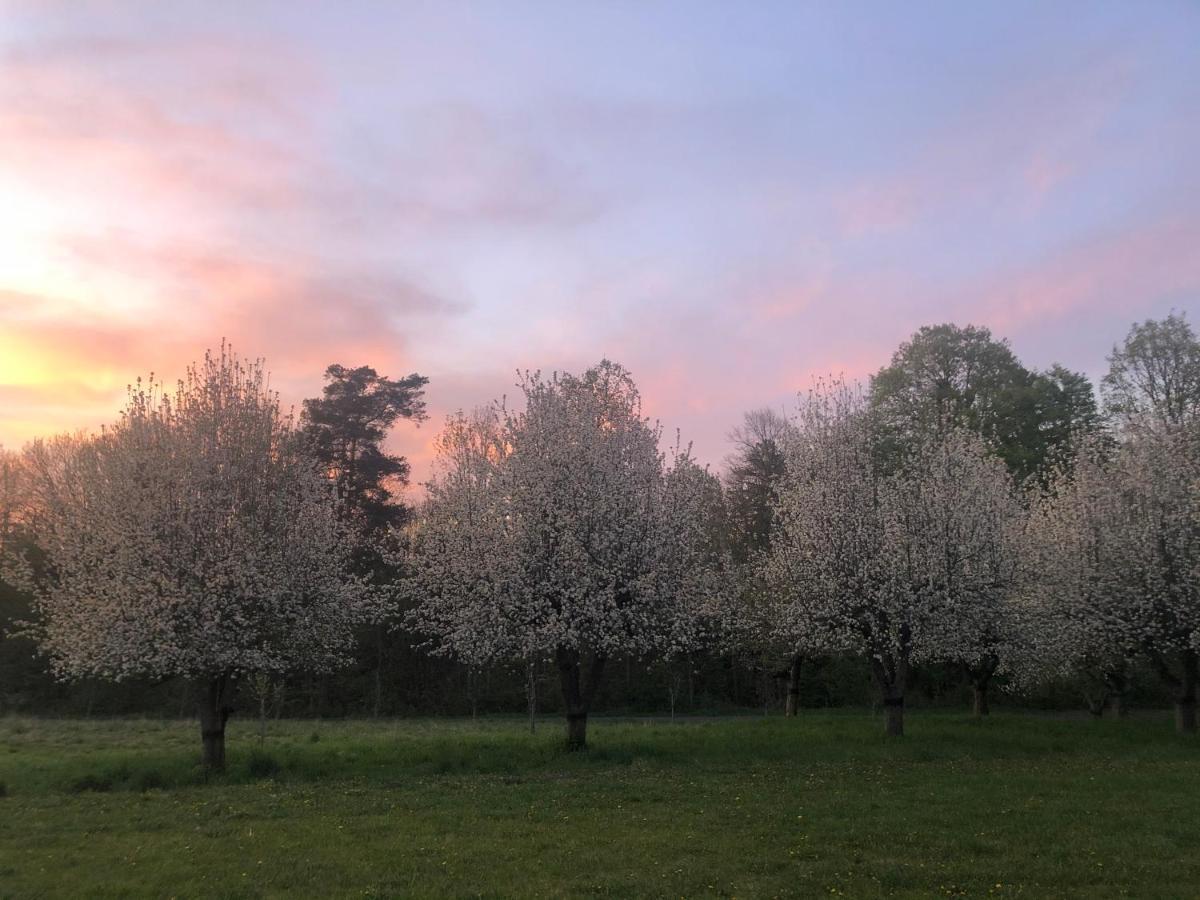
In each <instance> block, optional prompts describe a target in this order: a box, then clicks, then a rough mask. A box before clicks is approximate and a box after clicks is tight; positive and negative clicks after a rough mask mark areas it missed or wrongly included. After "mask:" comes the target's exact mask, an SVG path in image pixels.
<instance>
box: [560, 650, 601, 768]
mask: <svg viewBox="0 0 1200 900" xmlns="http://www.w3.org/2000/svg"><path fill="white" fill-rule="evenodd" d="M554 657H555V661H556V662H557V663H558V674H559V678H560V680H561V682H562V692H563V705H564V707H565V708H566V714H567V749H568V750H571V751H577V750H586V749H587V718H588V712H589V710H590V709H591V705H592V698H593V697H595V695H596V687H597V686H598V685H599V683H600V678H601V677H602V676H603V674H604V664H605V662H606V661H607V660H606V658H605V657H603V656H599V655H597V656H593V657H592V662H591V665H590V666H589V671H588V674H587V679H586V681H585V680H584V677H583V664H582V661H581V659H580V655H579V651H578V650H574V649H570V648H567V647H559V648H557V649H556V650H555V651H554Z"/></svg>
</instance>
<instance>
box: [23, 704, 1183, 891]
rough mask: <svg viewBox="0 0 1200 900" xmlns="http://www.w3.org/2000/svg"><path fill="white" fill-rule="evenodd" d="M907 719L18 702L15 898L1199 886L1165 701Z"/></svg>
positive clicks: (1178, 742)
mask: <svg viewBox="0 0 1200 900" xmlns="http://www.w3.org/2000/svg"><path fill="white" fill-rule="evenodd" d="M908 728H909V736H908V737H906V738H904V739H902V740H900V741H891V742H889V741H887V740H885V739H884V738H883V737H882V735H881V734H880V731H881V728H880V723H879V720H878V719H877V718H873V717H871V716H868V715H866V714H861V713H855V714H850V713H842V714H837V713H831V714H824V713H823V714H816V713H812V714H805V715H804V716H803V717H802V718H800V719H799V720H790V721H789V720H784V719H781V718H771V719H749V718H748V719H741V720H738V719H733V720H710V721H696V722H687V723H680V724H676V725H670V724H653V725H651V724H645V723H637V722H625V723H621V722H605V721H603V720H600V721H596V722H594V724H593V727H592V730H591V734H590V739H591V742H592V746H593V749H592V750H591V751H589V752H588V753H585V754H566V753H563V752H561V751H560V750H559V740H560V738H561V734H560V727H559V726H558V723H557V722H549V721H547V722H546V723H544V727H543V728H542V729H540V730H539V733H538V734H537V735H536V736H530V735H529V734H528V732H527V731H523V730H522V726H521V724H520V723H519V722H518V721H515V720H510V721H485V722H481V723H479V724H472V723H469V722H458V721H454V722H444V721H442V722H430V721H411V722H407V721H406V722H386V723H384V722H381V723H370V722H336V723H331V722H323V723H312V722H283V723H272V724H271V726H270V728H269V732H268V735H267V738H266V741H265V743H264V744H263V746H262V748H261V749H260V748H259V744H258V739H257V736H256V726H255V725H254V723H251V722H246V721H235V722H233V723H231V728H230V748H229V757H230V767H229V771H228V772H227V773H226V774H225V775H223V776H220V777H219V778H213V779H211V780H209V781H207V782H206V781H205V778H204V775H203V773H202V772H201V771H199V770H198V769H197V768H196V766H195V759H196V757H197V755H198V752H199V747H198V744H199V738H198V729H197V728H196V726H194V725H192V724H189V723H177V722H165V723H164V722H150V721H134V720H125V721H102V722H98V721H87V722H81V721H38V720H31V719H0V782H2V783H3V785H4V787H5V788H6V791H4V792H0V794H6V795H0V896H2V897H40V896H64V897H99V896H103V897H110V896H162V897H169V896H180V897H195V896H220V897H286V896H334V897H383V896H399V897H410V896H488V897H495V896H521V897H533V896H622V897H630V896H670V897H703V896H738V897H772V896H793V897H810V896H817V895H821V896H850V897H880V896H898V897H906V896H907V897H927V896H971V897H985V896H987V897H1016V896H1024V897H1089V898H1091V897H1117V896H1129V897H1138V898H1148V897H1170V898H1179V897H1200V853H1198V852H1197V848H1198V847H1200V741H1197V740H1196V739H1194V738H1191V739H1188V738H1182V737H1178V736H1176V735H1175V734H1173V733H1172V730H1171V725H1170V723H1169V722H1168V720H1167V717H1166V716H1161V717H1158V716H1155V717H1150V718H1146V719H1139V720H1131V721H1124V722H1109V721H1105V722H1092V721H1085V720H1074V719H1072V720H1067V719H1056V718H1049V717H1038V716H1019V715H996V716H994V717H993V718H992V719H991V720H990V721H985V722H982V723H976V722H972V721H970V720H969V719H968V718H967V717H966V716H960V715H949V714H939V713H925V714H921V713H917V714H912V715H910V717H909V722H908Z"/></svg>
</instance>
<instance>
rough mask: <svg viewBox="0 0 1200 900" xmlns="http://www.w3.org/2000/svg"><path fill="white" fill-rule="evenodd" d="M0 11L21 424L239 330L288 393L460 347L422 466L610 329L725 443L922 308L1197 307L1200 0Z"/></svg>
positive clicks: (8, 349) (614, 343)
mask: <svg viewBox="0 0 1200 900" xmlns="http://www.w3.org/2000/svg"><path fill="white" fill-rule="evenodd" d="M514 7H521V8H522V9H521V10H520V11H519V14H518V10H517V9H515V8H514ZM0 9H2V12H0V444H3V445H4V446H6V447H9V448H16V447H18V446H20V445H21V444H22V443H23V442H25V441H27V440H29V439H30V438H32V437H34V436H36V435H42V434H49V433H53V432H55V431H61V430H73V429H76V428H83V427H95V426H97V425H99V424H100V423H102V422H105V421H107V420H109V419H111V418H112V417H113V416H114V415H115V414H116V411H117V410H118V409H119V406H120V403H121V398H122V396H123V393H124V390H125V386H126V385H127V384H128V383H129V382H130V381H132V380H133V379H134V378H135V377H137V376H138V375H145V374H148V373H150V372H155V373H158V374H160V375H162V376H164V377H166V378H169V379H170V378H174V377H177V376H178V375H179V374H181V373H182V371H183V368H184V366H185V365H186V364H187V362H189V361H190V360H192V359H195V358H197V357H199V356H200V355H202V354H203V352H204V350H205V348H207V347H211V346H215V345H217V344H219V342H220V341H221V340H222V338H227V339H229V340H230V341H231V342H232V343H233V344H234V345H235V346H236V347H237V348H238V350H239V351H241V352H243V353H245V354H248V355H250V356H263V357H265V358H266V359H267V362H268V366H269V368H270V369H271V371H272V373H273V382H274V383H275V385H276V386H277V387H278V388H279V389H280V391H281V393H282V394H283V396H284V398H285V399H286V401H287V402H288V403H289V404H291V403H296V404H298V403H299V401H300V400H301V399H303V398H304V397H307V396H313V395H315V394H317V393H318V392H319V390H320V387H321V373H322V371H323V369H324V368H325V366H326V365H328V364H329V363H334V362H338V363H344V364H346V365H364V364H366V365H371V366H374V367H376V368H377V369H378V370H380V371H381V372H384V373H387V374H390V375H395V376H400V375H404V374H406V373H408V372H412V371H416V372H420V373H421V374H423V375H427V376H429V378H430V385H429V389H428V392H427V396H428V400H429V406H430V412H431V418H432V421H431V423H430V424H431V426H433V427H429V426H427V427H425V428H423V429H421V430H419V431H418V430H415V429H413V428H411V427H402V428H400V429H399V430H398V433H397V435H396V437H395V443H396V447H397V449H398V450H400V451H401V452H404V453H407V454H409V455H410V456H411V457H412V459H413V461H414V475H415V477H416V478H417V480H420V479H421V478H423V477H424V476H425V475H426V474H427V467H428V460H429V456H430V445H431V441H432V439H433V436H434V431H436V426H437V425H438V424H439V423H440V421H441V419H442V417H443V416H444V415H445V414H446V413H448V412H451V411H453V410H455V409H457V408H460V407H467V408H469V407H471V406H473V405H475V404H478V403H481V402H485V401H487V400H488V399H490V398H493V397H497V396H499V395H502V394H505V393H511V392H512V385H513V383H514V381H515V372H516V370H517V369H524V368H541V369H545V370H549V369H555V368H567V369H571V370H580V369H582V368H584V367H586V366H587V365H589V364H591V363H594V362H596V361H597V360H599V359H601V358H602V357H609V358H612V359H615V360H619V361H620V362H621V363H622V364H623V365H625V366H627V367H628V368H629V369H630V370H631V371H632V372H633V374H634V376H635V377H636V378H637V380H638V383H639V385H640V386H641V388H642V392H643V394H644V396H645V400H646V408H647V410H648V411H649V412H650V413H651V414H653V415H655V416H659V417H661V418H662V420H663V423H664V425H665V426H666V428H667V432H668V433H669V434H674V430H675V429H676V428H679V429H680V430H681V431H682V434H683V437H684V440H685V441H687V440H692V441H694V442H695V446H696V450H697V452H698V455H699V457H700V458H701V459H702V460H705V461H707V462H711V463H714V464H717V463H719V462H720V460H721V458H722V457H723V456H724V454H725V453H726V452H727V449H728V448H727V444H726V440H725V434H726V432H727V431H728V429H729V428H730V427H731V426H732V425H733V424H734V423H735V422H736V421H737V419H738V418H739V416H740V414H741V413H742V412H743V411H744V410H746V409H748V408H752V407H758V406H775V407H779V406H781V405H783V404H786V403H788V402H789V401H790V398H791V397H793V396H794V394H795V392H796V391H798V390H802V389H805V388H806V387H807V386H808V385H809V384H810V383H811V380H812V378H813V376H814V375H819V374H822V373H827V372H831V371H835V372H844V373H846V374H848V375H851V376H861V377H865V376H867V375H869V374H870V373H872V372H873V371H875V370H877V369H878V368H879V367H880V366H881V365H883V364H884V363H886V361H887V359H888V356H889V354H890V352H891V351H892V350H893V349H894V348H895V346H896V345H897V344H898V343H899V342H900V341H902V340H903V339H905V338H906V337H907V336H908V335H909V334H911V333H912V332H913V331H914V330H915V329H916V328H917V327H919V326H921V325H923V324H927V323H931V322H939V321H947V320H952V321H957V322H959V323H962V324H966V323H975V324H981V325H987V326H989V327H991V328H992V329H993V330H994V331H995V332H996V333H997V334H998V335H1000V336H1003V337H1008V338H1009V339H1011V341H1012V343H1013V346H1014V349H1015V350H1016V352H1017V353H1018V355H1019V356H1020V357H1021V358H1022V360H1023V361H1024V362H1026V363H1027V364H1028V365H1030V366H1031V367H1038V368H1041V367H1046V366H1049V365H1050V364H1051V363H1053V362H1056V361H1057V362H1062V363H1064V364H1065V365H1067V366H1070V367H1072V368H1075V369H1079V370H1083V371H1086V372H1088V373H1089V374H1092V375H1093V376H1094V375H1097V374H1099V373H1101V372H1102V371H1103V368H1104V358H1105V355H1106V353H1107V352H1108V351H1109V350H1110V349H1111V346H1112V344H1113V342H1114V341H1115V340H1117V339H1119V338H1120V337H1121V336H1122V335H1123V334H1124V333H1125V331H1126V330H1127V329H1128V327H1129V324H1130V323H1131V322H1133V321H1134V320H1140V319H1144V318H1147V317H1151V316H1161V315H1164V314H1165V313H1167V312H1168V311H1170V310H1171V309H1176V310H1182V311H1185V312H1192V313H1193V315H1194V314H1195V313H1196V312H1197V311H1200V300H1198V298H1200V252H1198V251H1197V247H1200V170H1198V169H1197V166H1196V160H1197V159H1198V158H1200V54H1198V53H1197V52H1196V48H1197V47H1198V46H1200V7H1198V6H1197V5H1195V4H1192V3H1184V2H1177V3H1172V2H1161V3H1146V4H1140V3H1139V4H1134V3H1124V4H1086V5H1074V4H1068V3H1064V4H1037V3H1028V4H1024V3H1016V4H994V5H991V6H990V7H983V6H979V5H976V4H953V3H946V4H932V5H927V6H925V7H923V8H922V10H921V12H920V13H918V12H916V11H914V10H912V9H911V8H908V7H905V6H902V5H899V4H878V5H871V4H866V5H861V4H853V5H846V6H839V5H833V4H828V5H819V4H792V3H778V4H754V5H749V6H747V5H739V4H712V5H707V6H705V5H697V4H683V3H680V4H654V5H649V6H646V5H642V4H632V3H631V4H608V3H605V4H592V5H585V6H579V7H576V6H571V7H570V8H568V5H566V4H562V5H560V4H549V3H545V4H538V3H531V4H520V3H517V4H513V3H494V4H488V3H484V4H469V5H462V6H459V7H451V6H449V5H445V4H427V5H416V4H412V5H409V4H382V5H369V4H361V5H359V4H353V3H351V4H348V5H341V4H339V5H336V6H335V5H333V4H328V5H323V6H318V5H311V6H310V5H303V6H297V5H295V4H290V3H282V2H281V3H253V4H248V5H246V6H243V5H242V4H237V5H228V6H223V7H222V6H217V5H213V4H201V3H170V4H157V5H145V4H143V5H134V4H122V3H108V2H96V3H84V4H65V3H57V2H50V3H27V2H20V0H16V2H7V3H4V2H0ZM368 12H369V13H370V14H369V15H368V14H367V13H368ZM935 12H936V14H935Z"/></svg>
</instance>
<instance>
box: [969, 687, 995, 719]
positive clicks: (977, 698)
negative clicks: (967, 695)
mask: <svg viewBox="0 0 1200 900" xmlns="http://www.w3.org/2000/svg"><path fill="white" fill-rule="evenodd" d="M987 690H988V686H987V682H986V681H985V682H984V683H983V684H975V685H972V686H971V692H972V693H973V694H974V703H973V704H972V710H973V712H974V715H975V718H977V719H979V718H982V717H983V716H986V715H987V714H988V713H990V712H991V710H990V709H989V707H988V693H987Z"/></svg>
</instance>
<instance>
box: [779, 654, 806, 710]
mask: <svg viewBox="0 0 1200 900" xmlns="http://www.w3.org/2000/svg"><path fill="white" fill-rule="evenodd" d="M803 663H804V657H803V656H801V655H800V654H799V653H794V654H792V661H791V664H790V665H789V666H788V682H787V700H786V701H785V704H784V707H783V714H784V715H785V716H796V715H799V713H800V667H801V665H802V664H803Z"/></svg>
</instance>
